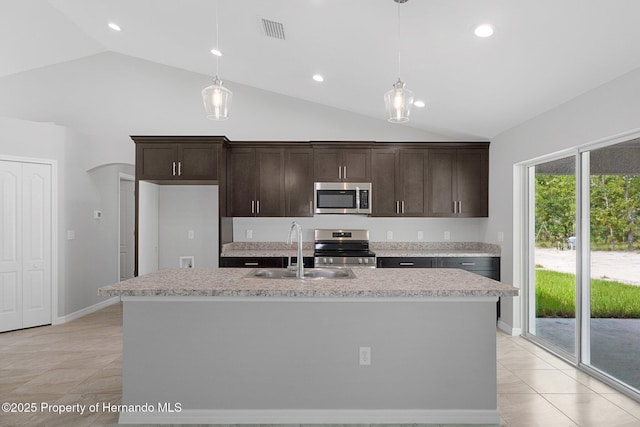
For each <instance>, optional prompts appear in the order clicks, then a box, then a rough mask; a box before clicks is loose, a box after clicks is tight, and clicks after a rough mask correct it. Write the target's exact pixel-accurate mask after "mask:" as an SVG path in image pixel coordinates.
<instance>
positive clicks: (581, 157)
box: [525, 139, 640, 396]
mask: <svg viewBox="0 0 640 427" xmlns="http://www.w3.org/2000/svg"><path fill="white" fill-rule="evenodd" d="M526 167H527V170H528V186H527V192H528V194H527V197H526V200H527V209H526V211H527V212H528V218H527V224H528V233H527V234H528V254H529V256H528V270H527V271H528V275H527V277H528V286H527V293H526V298H527V304H526V320H527V322H526V330H525V331H526V332H525V335H527V336H528V337H530V338H531V339H533V340H535V341H536V342H538V343H539V344H540V345H542V346H544V347H547V348H548V349H549V350H551V351H553V352H555V353H557V354H559V355H561V356H563V357H565V358H567V359H568V360H570V361H573V362H575V363H576V364H577V365H578V366H583V367H585V369H586V370H594V371H596V372H598V373H600V374H603V377H604V378H608V379H609V380H610V381H611V382H612V383H618V384H620V385H622V386H624V388H626V389H628V390H630V392H631V393H636V395H637V396H640V139H634V140H630V141H626V142H619V143H615V144H610V145H604V144H600V145H599V146H597V147H585V148H583V149H576V150H575V152H574V153H573V154H572V155H567V156H564V157H560V156H559V157H557V158H552V159H551V160H548V161H543V162H537V163H535V164H530V165H527V166H526Z"/></svg>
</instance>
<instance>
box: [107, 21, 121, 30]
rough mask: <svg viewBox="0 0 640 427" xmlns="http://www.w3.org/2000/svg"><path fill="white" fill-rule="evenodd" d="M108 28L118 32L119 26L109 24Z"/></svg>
mask: <svg viewBox="0 0 640 427" xmlns="http://www.w3.org/2000/svg"><path fill="white" fill-rule="evenodd" d="M109 28H111V29H112V30H113V31H120V29H121V28H120V25H118V24H116V23H115V22H109Z"/></svg>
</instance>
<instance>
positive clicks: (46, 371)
mask: <svg viewBox="0 0 640 427" xmlns="http://www.w3.org/2000/svg"><path fill="white" fill-rule="evenodd" d="M121 319H122V307H121V305H119V304H118V305H114V306H111V307H108V308H106V309H103V310H101V311H99V312H97V313H93V314H90V315H88V316H85V317H83V318H81V319H78V320H75V321H73V322H69V323H67V324H64V325H58V326H45V327H41V328H33V329H26V330H22V331H15V332H6V333H2V334H0V402H13V403H16V404H17V403H26V402H33V403H36V406H37V408H36V412H35V413H6V412H2V413H0V426H2V427H5V426H7V427H8V426H47V427H56V426H65V427H76V426H80V427H84V426H115V425H117V420H118V414H117V413H112V412H109V411H103V410H98V411H93V412H90V411H88V410H87V411H86V412H85V414H83V415H80V414H78V413H77V411H74V412H72V413H67V414H62V415H57V414H55V413H46V412H44V413H43V412H42V411H41V409H42V408H41V406H40V405H41V404H42V403H43V402H44V403H47V404H50V405H74V404H82V405H86V406H87V408H89V407H90V405H93V404H95V403H100V404H102V402H107V403H112V404H119V403H121V378H120V370H121V356H122V354H121V352H122V348H121V339H122V327H121V326H122V321H121ZM498 408H499V410H500V414H501V415H502V423H501V426H508V427H519V426H522V427H534V426H544V427H551V426H553V427H564V426H581V427H591V426H593V427H618V426H620V427H623V426H624V427H632V426H635V427H640V403H638V402H636V401H634V400H632V399H630V398H628V397H626V396H624V395H622V394H620V393H618V392H616V391H615V390H614V389H612V388H610V387H608V386H606V385H605V384H603V383H601V382H600V381H598V380H596V379H594V378H591V377H589V376H588V375H586V374H584V373H582V372H580V371H578V370H576V369H575V368H573V367H572V366H571V365H569V364H567V363H565V362H564V361H562V360H560V359H558V358H556V357H555V356H553V355H551V354H549V353H547V352H545V351H544V350H542V349H540V348H539V347H537V346H535V345H533V344H532V343H530V342H528V341H526V340H524V339H522V338H519V337H510V336H508V335H506V334H503V333H501V332H498ZM72 409H73V408H72ZM421 427H426V426H421ZM430 427H431V426H430Z"/></svg>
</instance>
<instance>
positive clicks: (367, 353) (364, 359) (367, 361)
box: [360, 347, 371, 366]
mask: <svg viewBox="0 0 640 427" xmlns="http://www.w3.org/2000/svg"><path fill="white" fill-rule="evenodd" d="M369 365H371V347H360V366H369Z"/></svg>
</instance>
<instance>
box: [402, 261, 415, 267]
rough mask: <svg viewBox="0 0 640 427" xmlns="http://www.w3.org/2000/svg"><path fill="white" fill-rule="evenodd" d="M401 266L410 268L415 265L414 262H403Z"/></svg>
mask: <svg viewBox="0 0 640 427" xmlns="http://www.w3.org/2000/svg"><path fill="white" fill-rule="evenodd" d="M399 265H405V266H409V267H410V266H412V265H414V263H412V262H401V263H400V264H399Z"/></svg>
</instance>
